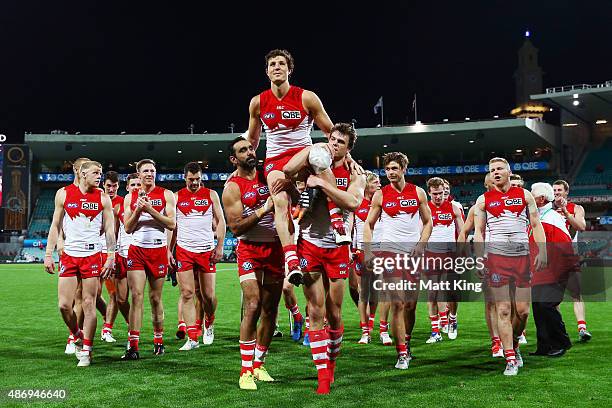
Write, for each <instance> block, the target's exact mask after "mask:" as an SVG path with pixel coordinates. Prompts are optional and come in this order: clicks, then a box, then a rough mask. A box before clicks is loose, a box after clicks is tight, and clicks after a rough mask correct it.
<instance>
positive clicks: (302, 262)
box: [300, 258, 308, 268]
mask: <svg viewBox="0 0 612 408" xmlns="http://www.w3.org/2000/svg"><path fill="white" fill-rule="evenodd" d="M307 266H308V261H307V260H306V259H305V258H300V268H305V267H307Z"/></svg>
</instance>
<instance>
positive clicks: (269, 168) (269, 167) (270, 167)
mask: <svg viewBox="0 0 612 408" xmlns="http://www.w3.org/2000/svg"><path fill="white" fill-rule="evenodd" d="M272 167H274V163H270V164H268V165H267V166H266V171H270V170H272Z"/></svg>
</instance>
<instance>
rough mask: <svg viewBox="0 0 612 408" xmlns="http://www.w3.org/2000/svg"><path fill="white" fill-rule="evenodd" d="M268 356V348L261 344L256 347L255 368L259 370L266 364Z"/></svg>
mask: <svg viewBox="0 0 612 408" xmlns="http://www.w3.org/2000/svg"><path fill="white" fill-rule="evenodd" d="M267 355H268V348H267V347H266V346H262V345H261V344H257V345H255V360H254V361H253V368H254V369H255V368H259V367H261V366H262V365H264V363H265V362H266V356H267Z"/></svg>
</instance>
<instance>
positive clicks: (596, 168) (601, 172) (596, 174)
mask: <svg viewBox="0 0 612 408" xmlns="http://www.w3.org/2000/svg"><path fill="white" fill-rule="evenodd" d="M611 156H612V138H609V139H608V140H606V142H605V143H604V144H603V146H602V147H601V148H599V149H596V150H591V151H590V152H589V153H588V154H587V157H586V158H585V159H584V163H583V164H582V167H581V168H580V171H579V172H578V175H577V176H576V179H575V181H574V184H578V185H594V184H606V185H608V184H612V168H611V166H610V157H611Z"/></svg>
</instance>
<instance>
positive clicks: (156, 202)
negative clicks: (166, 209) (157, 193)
mask: <svg viewBox="0 0 612 408" xmlns="http://www.w3.org/2000/svg"><path fill="white" fill-rule="evenodd" d="M161 205H162V199H161V198H154V199H153V200H151V206H153V207H160V206H161Z"/></svg>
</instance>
